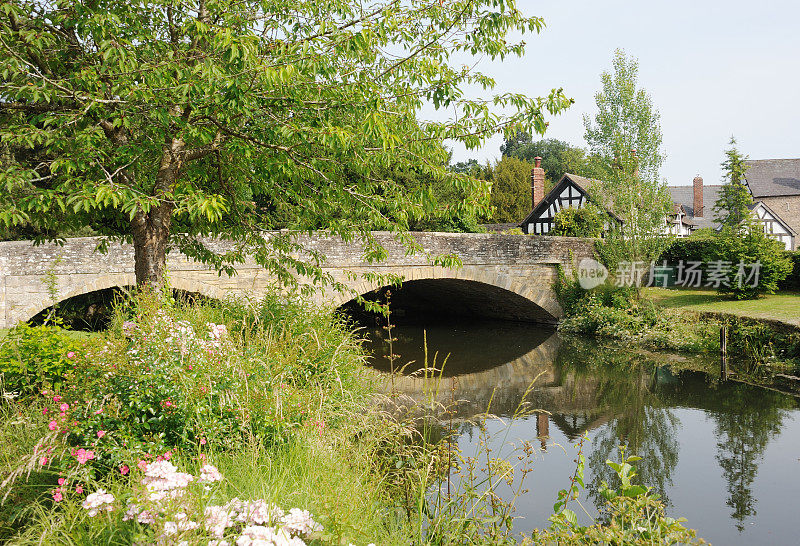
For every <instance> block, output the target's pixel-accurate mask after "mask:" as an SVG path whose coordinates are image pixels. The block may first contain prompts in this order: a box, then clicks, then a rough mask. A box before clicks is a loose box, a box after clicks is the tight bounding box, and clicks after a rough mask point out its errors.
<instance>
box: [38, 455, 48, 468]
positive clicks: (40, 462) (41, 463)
mask: <svg viewBox="0 0 800 546" xmlns="http://www.w3.org/2000/svg"><path fill="white" fill-rule="evenodd" d="M39 464H40V465H42V466H44V465H46V464H47V457H45V456H44V455H42V458H41V459H39Z"/></svg>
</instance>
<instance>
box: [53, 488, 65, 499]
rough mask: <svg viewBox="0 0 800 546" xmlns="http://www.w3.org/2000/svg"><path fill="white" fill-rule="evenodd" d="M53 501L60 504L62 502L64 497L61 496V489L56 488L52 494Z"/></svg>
mask: <svg viewBox="0 0 800 546" xmlns="http://www.w3.org/2000/svg"><path fill="white" fill-rule="evenodd" d="M53 500H54V501H56V502H61V501H62V500H64V495H62V494H61V488H60V487H57V488H56V490H55V491H54V492H53Z"/></svg>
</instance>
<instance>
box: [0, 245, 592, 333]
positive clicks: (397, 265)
mask: <svg viewBox="0 0 800 546" xmlns="http://www.w3.org/2000/svg"><path fill="white" fill-rule="evenodd" d="M413 235H414V238H415V239H416V241H417V242H418V243H419V244H421V245H422V247H423V248H424V249H425V251H426V252H425V253H416V254H412V255H409V254H408V252H407V250H406V247H405V246H403V245H402V244H400V243H398V242H397V241H395V239H394V237H393V236H392V235H391V234H389V233H376V234H375V237H376V239H377V240H378V241H379V242H380V243H381V244H382V245H383V246H384V247H385V248H386V249H387V251H388V257H387V259H386V260H385V261H383V262H380V263H377V264H375V263H373V264H369V263H366V262H365V261H364V260H363V257H362V255H363V252H362V247H361V246H360V245H358V244H346V243H344V242H342V241H341V240H340V239H338V238H334V237H328V236H325V235H322V234H320V235H315V236H313V237H307V238H304V240H303V241H302V242H303V244H304V245H305V246H306V247H307V248H310V249H313V250H316V251H319V252H321V253H322V254H323V255H324V256H325V257H326V261H325V263H324V265H323V267H324V269H325V270H326V271H327V272H328V273H330V274H331V275H332V276H333V277H334V278H335V279H336V280H338V281H341V282H343V283H345V284H346V285H347V286H348V287H349V288H350V289H351V290H352V291H353V292H354V293H356V294H360V295H363V294H366V293H368V292H370V291H372V290H375V289H378V288H380V286H379V284H378V283H377V282H374V281H369V280H365V278H364V275H363V274H365V273H380V274H387V275H388V274H396V275H401V276H402V277H403V279H404V282H403V290H402V292H403V293H404V294H405V298H406V300H408V302H407V303H408V304H410V305H413V303H414V302H415V301H416V302H417V303H424V304H426V305H428V306H429V308H430V307H433V308H439V309H442V308H448V309H451V310H452V311H453V312H454V313H469V314H474V315H480V316H484V317H490V318H505V319H510V320H518V321H530V322H543V323H552V322H555V321H556V320H557V319H558V318H559V317H560V316H561V312H562V311H561V307H560V306H559V304H558V302H557V300H556V297H555V294H554V292H553V289H552V284H553V280H554V279H555V277H556V272H557V266H558V265H561V266H563V267H564V268H565V269H566V270H571V269H572V268H573V267H574V264H575V263H576V260H580V259H581V258H583V257H591V256H593V254H594V242H593V241H592V240H584V239H574V238H566V237H551V236H520V235H501V234H460V233H459V234H455V233H414V234H413ZM98 242H99V239H96V238H91V237H87V238H76V239H67V240H66V242H65V244H64V245H63V246H60V245H56V244H46V245H40V246H33V245H32V244H31V242H30V241H8V242H2V243H0V328H8V327H11V326H13V325H14V324H16V323H18V322H20V321H25V320H29V319H30V318H32V317H34V316H35V315H36V314H38V313H39V312H41V311H42V310H44V309H46V308H48V307H50V306H52V305H53V304H54V303H58V302H60V301H63V300H66V299H68V298H71V297H74V296H79V295H82V294H86V293H89V292H94V291H97V290H103V289H107V288H113V287H122V286H131V285H133V284H135V276H134V269H133V247H132V246H130V245H125V244H116V245H111V246H110V248H109V249H108V251H107V253H105V254H100V253H98V252H96V251H95V248H96V246H97V244H98ZM209 246H211V247H212V248H214V249H215V250H217V251H224V250H225V249H226V246H227V244H226V243H224V242H221V241H217V242H213V243H210V244H209ZM426 254H427V255H426ZM438 255H456V256H458V257H459V258H460V259H461V262H462V266H461V267H457V268H456V267H454V268H445V267H441V266H435V265H431V260H430V256H438ZM167 262H168V263H167V265H168V269H169V278H170V284H171V285H172V287H173V288H175V289H179V290H184V291H187V292H192V293H199V294H202V295H204V296H207V297H211V298H218V299H222V298H224V297H226V296H228V295H236V296H245V297H250V298H259V297H260V296H262V295H263V294H265V292H266V291H268V290H270V289H271V287H272V286H274V282H273V279H272V278H271V277H270V274H269V273H268V272H267V271H266V270H265V269H264V268H262V267H260V266H259V265H258V264H256V263H255V262H253V261H252V260H249V259H248V260H246V261H245V263H243V264H240V265H238V266H237V267H236V269H237V274H236V275H234V276H227V275H224V274H223V275H222V276H220V275H219V274H218V273H217V272H216V271H215V270H213V269H210V268H209V267H207V266H206V265H204V264H201V263H197V262H195V261H192V260H190V259H188V258H186V257H185V256H183V255H181V254H179V253H178V252H172V253H170V255H169V256H168V261H167ZM48 277H49V278H51V279H54V280H55V287H56V288H57V292H56V297H55V298H53V297H52V294H51V293H50V291H49V290H48V283H47V282H46V279H47V278H48ZM352 297H353V293H341V292H334V291H331V290H330V289H326V290H320V291H318V292H317V293H316V295H315V296H314V299H315V301H316V303H319V304H332V305H335V306H338V305H342V304H344V303H346V302H347V301H348V300H350V299H352ZM443 306H444V307H443Z"/></svg>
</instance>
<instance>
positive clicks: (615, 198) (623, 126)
mask: <svg viewBox="0 0 800 546" xmlns="http://www.w3.org/2000/svg"><path fill="white" fill-rule="evenodd" d="M613 64H614V73H613V74H611V73H609V72H604V73H603V74H602V76H601V79H602V82H603V89H602V90H601V91H600V92H599V93H597V95H596V96H595V102H596V104H597V110H598V112H597V114H596V115H595V117H594V122H592V120H591V118H589V116H584V126H585V128H586V134H585V138H586V141H587V142H588V143H589V147H590V149H591V151H592V153H593V154H595V155H597V156H598V157H601V158H602V159H603V161H604V163H605V164H606V165H608V166H609V167H611V168H609V169H608V176H607V177H606V178H605V179H604V180H603V181H602V182H601V185H600V188H599V190H598V193H599V194H600V195H602V196H603V199H607V200H608V205H609V206H610V208H611V210H612V211H613V212H614V213H615V214H616V215H617V216H619V217H620V218H621V219H622V222H623V224H622V226H621V227H620V229H615V230H611V232H610V234H609V237H607V240H606V244H605V249H604V255H603V257H604V260H605V264H606V266H608V267H610V268H612V269H613V268H615V267H616V266H617V265H618V264H620V263H621V262H631V263H634V262H638V261H643V262H645V263H649V262H651V261H654V260H656V259H657V258H658V256H659V255H660V254H661V252H662V251H663V250H664V248H665V247H666V246H668V244H669V238H667V237H664V236H663V233H664V226H665V218H666V215H667V213H668V212H669V211H670V208H671V203H672V199H671V197H670V195H669V192H668V191H667V187H666V183H665V181H664V180H662V179H660V178H659V169H660V168H661V164H662V163H663V161H664V153H663V151H662V145H661V127H660V121H659V118H660V116H659V113H658V111H657V110H656V109H655V107H654V106H653V104H652V100H651V99H650V96H649V95H648V94H647V92H646V91H644V90H643V89H637V77H638V72H639V65H638V62H637V61H636V60H635V59H632V58H628V57H627V56H626V55H625V53H624V52H623V51H622V50H617V51H616V52H615V54H614V61H613Z"/></svg>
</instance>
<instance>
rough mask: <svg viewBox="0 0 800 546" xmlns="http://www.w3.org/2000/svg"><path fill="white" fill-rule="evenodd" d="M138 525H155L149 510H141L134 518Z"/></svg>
mask: <svg viewBox="0 0 800 546" xmlns="http://www.w3.org/2000/svg"><path fill="white" fill-rule="evenodd" d="M136 521H138V522H139V523H155V522H156V518H155V516H153V513H152V512H150V511H149V510H142V513H141V514H139V516H138V517H137V518H136Z"/></svg>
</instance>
